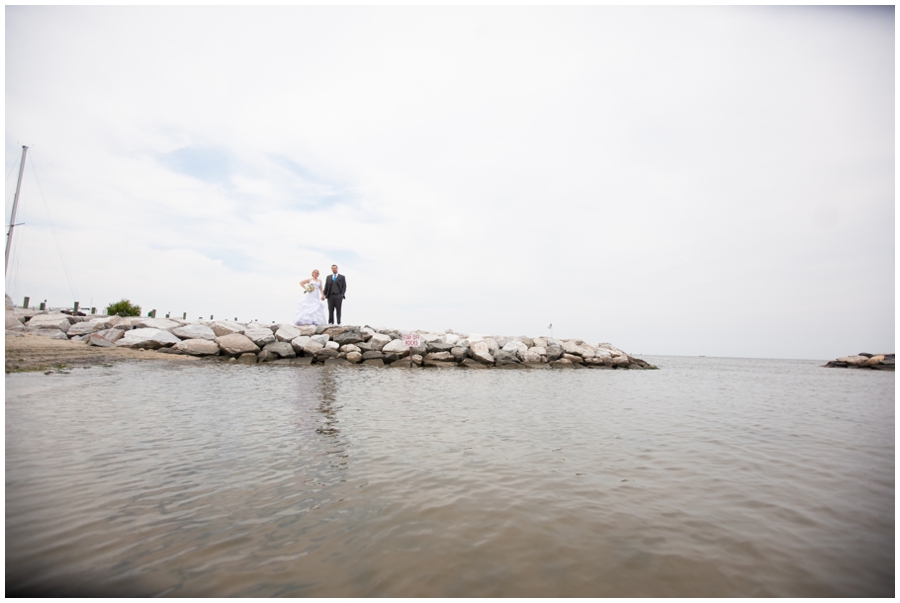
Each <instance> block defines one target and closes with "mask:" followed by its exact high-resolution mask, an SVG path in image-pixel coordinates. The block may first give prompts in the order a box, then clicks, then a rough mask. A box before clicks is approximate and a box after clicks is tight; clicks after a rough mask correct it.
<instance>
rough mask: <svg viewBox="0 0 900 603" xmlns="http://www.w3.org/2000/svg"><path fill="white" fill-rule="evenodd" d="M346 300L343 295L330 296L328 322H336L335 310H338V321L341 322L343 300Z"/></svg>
mask: <svg viewBox="0 0 900 603" xmlns="http://www.w3.org/2000/svg"><path fill="white" fill-rule="evenodd" d="M343 301H344V296H343V295H340V294H338V295H329V296H328V324H330V325H333V324H334V311H335V310H337V323H338V324H341V302H343Z"/></svg>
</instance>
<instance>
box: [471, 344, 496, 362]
mask: <svg viewBox="0 0 900 603" xmlns="http://www.w3.org/2000/svg"><path fill="white" fill-rule="evenodd" d="M469 349H470V350H472V357H473V358H474V359H475V360H477V361H478V362H480V363H481V364H494V357H493V356H491V352H490V348H489V347H488V344H487V342H486V341H475V342H472V343H471V344H470V345H469Z"/></svg>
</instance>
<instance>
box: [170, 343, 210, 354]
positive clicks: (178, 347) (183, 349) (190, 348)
mask: <svg viewBox="0 0 900 603" xmlns="http://www.w3.org/2000/svg"><path fill="white" fill-rule="evenodd" d="M172 352H173V353H175V354H187V355H189V356H216V355H218V354H219V344H217V343H216V342H215V341H210V340H209V339H185V340H183V341H179V342H178V343H176V344H175V345H173V346H172Z"/></svg>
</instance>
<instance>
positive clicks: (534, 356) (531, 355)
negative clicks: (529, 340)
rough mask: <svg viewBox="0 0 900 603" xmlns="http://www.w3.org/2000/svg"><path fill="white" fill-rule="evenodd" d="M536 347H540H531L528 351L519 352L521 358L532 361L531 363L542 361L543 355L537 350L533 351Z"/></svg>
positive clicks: (524, 360)
mask: <svg viewBox="0 0 900 603" xmlns="http://www.w3.org/2000/svg"><path fill="white" fill-rule="evenodd" d="M535 349H538V348H530V349H529V350H528V351H526V352H520V353H519V360H521V361H522V362H531V363H537V362H540V361H541V355H540V354H538V353H536V352H533V351H532V350H535Z"/></svg>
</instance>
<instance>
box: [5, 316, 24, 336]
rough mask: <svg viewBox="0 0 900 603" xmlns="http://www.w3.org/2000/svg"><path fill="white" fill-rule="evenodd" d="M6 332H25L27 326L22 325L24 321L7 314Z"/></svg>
mask: <svg viewBox="0 0 900 603" xmlns="http://www.w3.org/2000/svg"><path fill="white" fill-rule="evenodd" d="M6 330H7V331H24V330H25V325H24V324H22V321H21V320H19V319H18V318H16V317H15V316H13V315H12V313H10V312H7V313H6Z"/></svg>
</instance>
